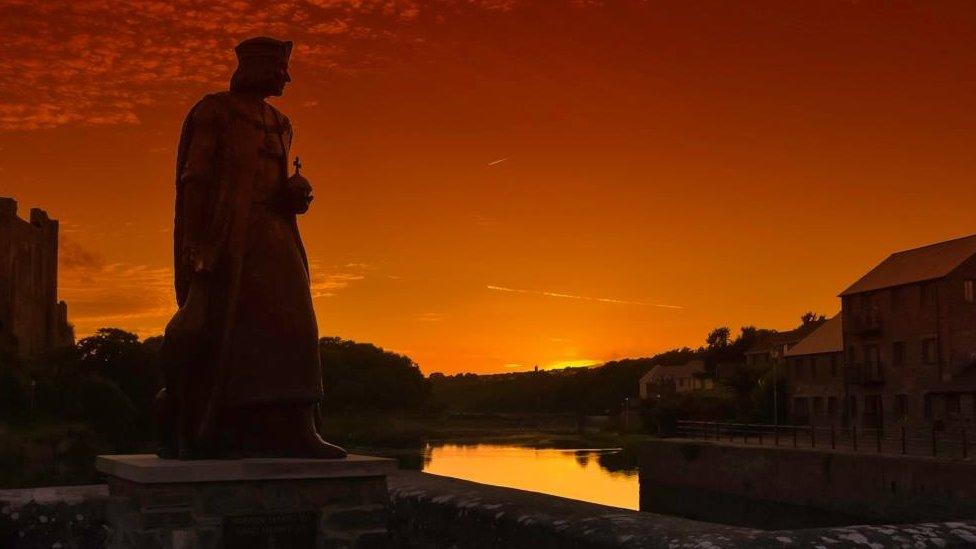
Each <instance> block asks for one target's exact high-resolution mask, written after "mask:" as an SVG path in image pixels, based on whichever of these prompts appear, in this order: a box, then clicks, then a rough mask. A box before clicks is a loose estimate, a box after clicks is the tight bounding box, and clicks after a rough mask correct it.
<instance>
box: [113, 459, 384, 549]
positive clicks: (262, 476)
mask: <svg viewBox="0 0 976 549" xmlns="http://www.w3.org/2000/svg"><path fill="white" fill-rule="evenodd" d="M113 460H114V461H113ZM126 461H129V462H133V461H135V462H136V463H137V466H136V467H128V466H126V464H125V462H126ZM98 467H99V469H100V470H101V471H103V472H105V473H106V474H107V482H108V487H109V494H110V495H109V498H108V501H107V507H106V512H105V516H106V522H107V523H108V526H109V528H108V539H107V540H106V547H108V548H111V549H116V548H119V549H121V548H133V547H138V548H146V549H153V548H159V549H163V548H166V549H210V548H219V547H294V548H295V549H300V548H302V547H308V548H315V549H326V548H337V549H338V548H371V547H376V548H380V547H388V546H389V532H388V530H387V520H388V516H387V515H388V505H389V496H388V493H387V484H386V473H387V471H392V470H393V469H395V463H394V462H393V461H392V460H386V459H380V458H369V457H365V456H349V457H348V458H346V459H344V460H303V459H244V460H200V461H176V460H160V459H158V458H155V456H102V457H100V458H99V461H98Z"/></svg>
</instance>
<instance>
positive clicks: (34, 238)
mask: <svg viewBox="0 0 976 549" xmlns="http://www.w3.org/2000/svg"><path fill="white" fill-rule="evenodd" d="M67 316H68V308H67V305H65V303H64V302H63V301H60V302H59V301H58V222H57V221H56V220H54V219H50V218H49V217H48V216H47V213H45V212H44V211H43V210H39V209H36V208H35V209H32V210H31V212H30V221H29V222H28V221H24V220H23V219H20V218H19V217H18V216H17V202H16V201H15V200H13V199H12V198H3V197H0V346H2V347H3V348H4V350H5V351H12V352H13V353H15V354H16V355H18V356H20V357H22V358H23V357H30V356H32V355H36V354H38V353H41V352H43V351H46V350H49V349H52V348H56V347H60V346H67V345H72V344H73V343H74V333H73V330H72V329H71V326H70V325H69V324H68V320H67Z"/></svg>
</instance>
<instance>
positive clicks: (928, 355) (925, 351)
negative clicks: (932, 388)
mask: <svg viewBox="0 0 976 549" xmlns="http://www.w3.org/2000/svg"><path fill="white" fill-rule="evenodd" d="M938 361H939V350H938V345H937V342H936V339H935V338H934V337H929V338H926V339H923V340H922V362H924V363H925V364H935V363H936V362H938Z"/></svg>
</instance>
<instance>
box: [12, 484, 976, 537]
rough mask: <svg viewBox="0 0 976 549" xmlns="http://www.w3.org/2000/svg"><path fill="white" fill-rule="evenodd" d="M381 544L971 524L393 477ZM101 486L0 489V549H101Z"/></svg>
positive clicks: (973, 524) (821, 533) (927, 533)
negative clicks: (718, 513) (603, 501)
mask: <svg viewBox="0 0 976 549" xmlns="http://www.w3.org/2000/svg"><path fill="white" fill-rule="evenodd" d="M388 484H389V486H390V499H391V502H392V512H393V515H392V520H391V523H390V529H391V532H392V533H393V535H394V540H393V543H392V544H390V545H388V547H394V548H404V549H428V548H456V549H469V548H493V547H505V548H513V549H518V548H531V549H545V548H549V547H553V548H555V547H559V548H617V547H619V548H654V547H711V548H713V549H718V548H724V547H743V546H749V547H783V546H787V545H794V546H798V547H812V546H829V547H832V548H840V547H855V546H858V547H864V546H873V547H891V546H912V547H943V548H944V547H971V546H972V545H973V544H974V543H976V521H958V522H951V523H928V524H924V525H906V526H885V527H870V526H868V527H866V526H853V527H844V528H824V529H806V530H779V531H771V532H762V531H758V530H754V529H748V528H734V527H728V526H722V525H718V524H709V523H703V522H695V521H690V520H685V519H680V518H675V517H667V516H662V515H655V514H652V513H642V512H637V511H627V510H624V509H616V508H612V507H604V506H601V505H595V504H591V503H585V502H581V501H573V500H567V499H563V498H558V497H555V496H547V495H543V494H535V493H532V492H524V491H521V490H514V489H511V488H500V487H496V486H486V485H483V484H477V483H474V482H467V481H461V480H456V479H450V478H446V477H438V476H435V475H428V474H425V473H415V472H400V473H398V474H395V475H393V476H391V477H390V478H389V479H388ZM107 499H108V490H107V487H106V486H104V485H96V486H79V487H68V488H41V489H33V490H8V491H3V490H0V547H4V549H7V548H10V549H21V548H28V547H29V548H35V547H59V548H61V549H77V548H84V549H88V548H92V549H94V548H96V547H101V543H102V540H103V539H104V531H105V529H104V527H103V524H104V517H105V507H106V502H107Z"/></svg>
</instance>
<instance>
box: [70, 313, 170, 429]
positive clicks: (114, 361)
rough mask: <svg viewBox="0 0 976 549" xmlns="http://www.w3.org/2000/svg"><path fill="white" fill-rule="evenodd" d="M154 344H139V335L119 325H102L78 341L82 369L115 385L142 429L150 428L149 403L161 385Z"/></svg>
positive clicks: (150, 404) (152, 342)
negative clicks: (93, 332)
mask: <svg viewBox="0 0 976 549" xmlns="http://www.w3.org/2000/svg"><path fill="white" fill-rule="evenodd" d="M156 343H158V340H156V339H151V340H147V342H146V343H145V344H143V343H140V341H139V336H137V335H136V334H133V333H131V332H126V331H125V330H120V329H118V328H101V329H99V330H98V331H97V332H95V334H94V335H92V336H89V337H86V338H84V339H82V340H81V341H79V342H78V351H79V355H80V367H81V371H82V372H83V373H84V374H86V375H88V376H98V377H102V378H105V379H106V380H108V381H111V382H112V383H113V384H114V385H115V386H117V387H118V389H120V390H121V392H122V393H123V394H124V395H125V396H126V398H127V399H128V400H129V402H130V403H131V404H132V406H133V408H134V409H135V411H136V419H135V423H136V425H137V426H138V427H140V428H141V429H142V430H144V431H145V430H151V429H152V426H153V420H152V413H151V409H152V402H153V398H154V397H155V395H156V392H157V391H158V390H159V388H160V386H161V385H162V383H161V379H160V378H161V376H160V372H159V371H158V367H157V364H156V360H155V350H154V348H155V347H157V346H158V345H155V344H156Z"/></svg>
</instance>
